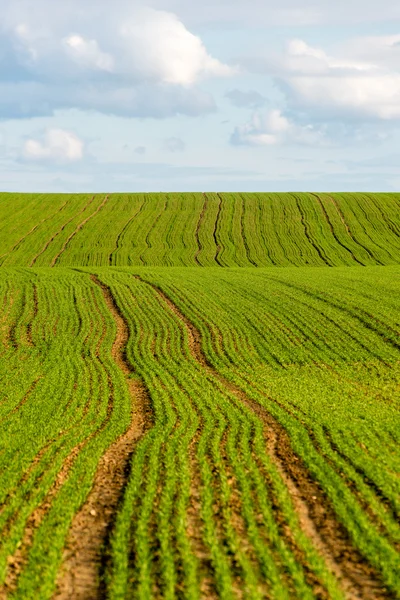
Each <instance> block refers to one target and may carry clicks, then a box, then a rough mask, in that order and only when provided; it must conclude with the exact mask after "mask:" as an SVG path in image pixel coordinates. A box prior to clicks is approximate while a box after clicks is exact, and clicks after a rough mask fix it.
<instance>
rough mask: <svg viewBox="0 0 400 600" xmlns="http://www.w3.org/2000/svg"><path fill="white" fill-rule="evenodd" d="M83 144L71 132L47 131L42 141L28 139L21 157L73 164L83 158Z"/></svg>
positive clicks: (60, 130)
mask: <svg viewBox="0 0 400 600" xmlns="http://www.w3.org/2000/svg"><path fill="white" fill-rule="evenodd" d="M83 150H84V144H83V142H82V140H81V139H80V138H79V137H78V136H76V135H75V134H74V133H72V132H71V131H65V130H64V129H49V130H48V131H46V132H45V134H44V136H43V139H41V140H36V139H28V140H27V141H26V142H25V144H24V148H23V155H24V157H25V158H26V159H28V160H33V161H43V160H44V161H47V160H49V161H55V162H74V161H79V160H81V159H82V158H83Z"/></svg>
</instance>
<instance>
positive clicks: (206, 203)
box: [194, 192, 208, 266]
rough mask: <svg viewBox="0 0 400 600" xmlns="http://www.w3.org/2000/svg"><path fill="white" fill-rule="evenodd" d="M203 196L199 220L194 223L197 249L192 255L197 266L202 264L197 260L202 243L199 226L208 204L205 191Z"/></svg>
mask: <svg viewBox="0 0 400 600" xmlns="http://www.w3.org/2000/svg"><path fill="white" fill-rule="evenodd" d="M203 198H204V204H203V208H202V211H201V213H200V217H199V220H198V222H197V225H196V242H197V251H196V254H195V257H194V259H195V261H196V263H197V264H198V265H199V266H202V265H201V262H200V261H199V254H200V252H201V251H202V245H201V241H200V237H199V233H200V227H201V224H202V223H203V220H204V215H205V213H206V210H207V206H208V198H207V195H206V194H205V192H203Z"/></svg>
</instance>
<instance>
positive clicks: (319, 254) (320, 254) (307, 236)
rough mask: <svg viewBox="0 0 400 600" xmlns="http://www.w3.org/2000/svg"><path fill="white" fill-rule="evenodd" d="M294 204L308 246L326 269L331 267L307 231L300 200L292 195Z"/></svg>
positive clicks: (307, 227)
mask: <svg viewBox="0 0 400 600" xmlns="http://www.w3.org/2000/svg"><path fill="white" fill-rule="evenodd" d="M292 195H293V197H294V199H295V202H296V206H297V210H298V211H299V214H300V220H301V224H302V226H303V229H304V235H305V236H306V239H307V241H308V242H309V243H310V245H311V246H312V247H313V248H314V250H315V251H316V252H317V254H318V256H319V257H320V259H321V260H322V262H323V263H324V264H325V265H327V266H328V267H332V262H331V261H329V260H327V258H326V256H324V254H323V253H322V252H321V250H320V248H319V247H318V246H317V244H316V243H315V242H314V241H313V239H312V237H311V235H310V231H309V225H308V222H307V219H306V218H305V215H304V211H303V209H302V208H301V205H300V200H299V199H298V197H297V196H295V195H294V194H292Z"/></svg>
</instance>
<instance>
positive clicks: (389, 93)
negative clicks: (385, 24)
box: [278, 36, 400, 120]
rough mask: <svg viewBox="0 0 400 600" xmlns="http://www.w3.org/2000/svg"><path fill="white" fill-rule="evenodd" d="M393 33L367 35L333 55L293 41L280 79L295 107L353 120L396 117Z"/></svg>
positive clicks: (398, 92) (398, 67) (399, 111)
mask: <svg viewBox="0 0 400 600" xmlns="http://www.w3.org/2000/svg"><path fill="white" fill-rule="evenodd" d="M399 42H400V39H398V37H397V36H389V37H380V38H379V37H375V38H367V39H365V40H363V41H362V40H360V39H359V40H358V41H357V44H354V46H353V49H351V45H348V46H347V48H346V49H347V53H345V52H344V50H342V51H341V52H339V53H338V54H337V55H336V56H331V55H329V54H327V53H326V52H325V51H324V50H322V49H320V48H314V47H312V46H309V45H308V44H307V43H306V42H304V41H303V40H292V41H291V42H290V43H289V45H288V48H287V52H286V55H285V57H284V59H283V61H282V63H281V68H282V73H281V74H280V75H279V76H278V81H279V82H280V84H281V87H282V89H283V90H284V91H285V93H286V95H287V96H288V99H289V101H290V102H291V105H292V107H293V108H296V109H300V110H309V111H311V110H314V111H315V114H316V115H321V116H323V117H325V118H329V117H334V118H338V117H352V118H355V119H358V120H359V119H371V118H373V119H383V120H392V119H399V118H400V60H399V59H400V52H399V48H398V44H399Z"/></svg>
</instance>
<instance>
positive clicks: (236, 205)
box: [0, 193, 400, 267]
mask: <svg viewBox="0 0 400 600" xmlns="http://www.w3.org/2000/svg"><path fill="white" fill-rule="evenodd" d="M399 263H400V194H318V195H317V194H304V193H302V194H300V193H298V194H210V193H207V194H131V195H128V194H123V195H117V194H110V195H104V194H103V195H101V194H98V195H94V196H93V195H83V194H81V195H79V194H75V195H62V194H58V195H29V194H20V195H15V194H4V193H3V194H0V265H1V266H4V267H14V266H26V267H53V266H73V267H75V266H77V265H80V266H152V267H157V266H175V267H179V266H189V267H190V266H192V267H194V266H202V267H213V266H221V267H235V266H236V267H269V266H281V267H286V266H330V267H332V266H342V265H343V266H344V265H350V266H357V265H359V266H363V265H391V264H399Z"/></svg>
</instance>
